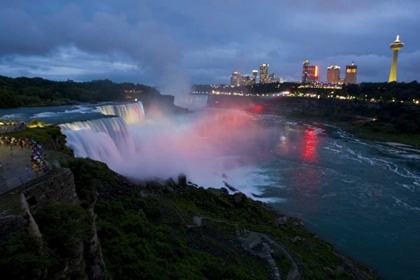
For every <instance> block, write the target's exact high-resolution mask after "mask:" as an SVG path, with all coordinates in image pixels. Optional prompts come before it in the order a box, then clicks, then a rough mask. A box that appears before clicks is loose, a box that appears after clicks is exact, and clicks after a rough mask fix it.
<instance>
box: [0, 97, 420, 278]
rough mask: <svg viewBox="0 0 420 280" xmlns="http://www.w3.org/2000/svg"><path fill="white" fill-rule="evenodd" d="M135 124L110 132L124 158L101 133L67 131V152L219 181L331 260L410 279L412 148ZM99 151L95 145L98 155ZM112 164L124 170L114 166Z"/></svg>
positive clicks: (417, 214) (54, 110)
mask: <svg viewBox="0 0 420 280" xmlns="http://www.w3.org/2000/svg"><path fill="white" fill-rule="evenodd" d="M97 106H98V105H81V106H63V107H47V108H23V109H22V108H21V109H13V110H0V119H1V118H10V119H24V120H26V121H30V120H32V119H38V120H41V121H43V122H46V123H57V124H59V123H68V122H75V121H82V120H92V119H93V120H97V119H100V118H105V117H107V116H105V115H103V114H102V112H101V110H98V108H97ZM127 114H128V115H130V113H129V112H128V113H127ZM146 116H147V112H146ZM128 118H129V119H130V120H131V121H132V120H133V117H132V116H130V117H127V119H128ZM99 121H100V122H104V121H102V120H98V121H97V122H99ZM93 122H95V121H93ZM139 122H140V120H139ZM141 122H142V123H141V125H136V124H131V125H127V126H124V129H125V130H121V127H119V126H118V127H115V130H116V131H119V134H118V135H119V136H118V137H120V140H121V137H122V136H121V131H127V132H124V133H125V134H124V135H125V136H124V137H130V145H128V144H127V145H125V146H130V150H129V151H125V153H124V152H121V151H119V150H116V149H120V150H121V149H124V147H122V148H121V146H120V148H116V147H118V144H119V143H118V141H116V143H115V145H114V144H113V143H112V141H114V140H113V139H114V138H115V137H116V136H113V135H114V134H115V135H117V134H116V133H112V132H109V131H108V132H103V131H102V132H100V133H98V136H97V137H98V138H97V139H99V138H100V139H101V140H95V137H96V135H95V134H94V133H92V132H90V133H86V131H83V130H80V126H77V125H76V127H78V128H77V129H75V130H74V131H66V132H65V133H66V135H68V139H69V140H72V139H73V140H74V143H83V148H84V150H83V156H89V157H92V158H95V159H97V160H102V161H104V162H107V163H108V164H109V165H110V167H111V168H113V169H114V170H116V171H118V172H120V173H123V174H124V175H127V176H128V175H130V168H129V167H128V165H127V164H128V163H129V165H130V166H131V167H132V171H133V172H134V173H133V174H141V173H142V172H146V171H148V172H152V171H153V170H166V171H168V172H169V171H171V172H173V173H174V174H176V172H180V171H186V172H187V173H188V172H190V174H191V175H189V177H190V178H192V180H193V181H194V182H196V183H198V184H200V185H203V186H206V187H210V186H213V187H219V186H223V180H227V181H228V182H229V183H230V184H232V185H234V186H236V187H237V188H239V190H241V191H243V192H245V193H247V194H248V195H249V196H251V193H258V194H259V195H262V196H263V200H264V201H266V202H268V203H270V204H272V205H273V207H275V208H276V209H278V210H279V211H281V212H284V213H286V214H289V215H293V216H296V217H299V218H301V219H302V220H303V221H304V223H305V225H306V226H307V227H308V228H309V229H310V230H312V231H314V232H316V233H317V234H318V235H319V236H321V237H323V238H324V239H326V240H328V241H329V242H331V243H332V244H334V245H335V247H336V248H337V249H338V250H339V251H340V252H342V253H343V254H346V255H349V256H351V257H353V258H355V259H357V260H360V261H362V262H364V263H366V264H368V265H370V266H372V267H373V268H375V269H376V270H377V271H378V272H379V273H380V274H381V275H382V276H384V277H385V278H386V279H420V269H419V267H420V266H419V264H420V151H419V150H418V149H413V148H412V147H409V146H403V145H396V144H393V143H377V142H369V141H362V140H359V139H357V138H354V137H353V136H351V135H349V134H346V133H344V132H342V131H340V130H339V129H337V128H334V127H330V126H325V125H322V124H312V123H311V124H308V123H300V122H296V121H291V120H287V119H283V118H281V117H275V116H250V115H246V114H244V113H238V112H231V111H223V110H201V111H197V112H196V113H194V114H191V115H188V116H182V117H179V118H174V119H172V120H169V121H166V122H154V121H144V120H142V121H141ZM110 123H111V122H110ZM112 123H119V125H120V123H121V121H118V122H115V121H113V122H112ZM110 127H111V126H110ZM104 133H105V134H106V133H108V134H109V135H105V136H106V137H104ZM87 135H89V136H87ZM113 137H114V138H113ZM76 140H77V141H76ZM120 142H121V141H120ZM89 143H94V144H95V146H96V147H92V148H90V147H89ZM99 143H100V144H101V145H105V147H104V149H101V150H100V151H98V149H97V148H98V147H97V146H98V145H99ZM131 143H133V144H131ZM111 144H113V145H111ZM75 145H79V146H81V145H82V144H75ZM73 148H80V147H73ZM94 148H95V149H94ZM75 150H77V149H75ZM107 151H108V152H109V153H107V154H106V155H104V154H105V153H106V152H107ZM81 153H82V152H81ZM130 154H132V155H133V158H130V156H129V155H130ZM122 155H126V156H124V157H125V158H122V159H121V160H122V161H123V162H124V164H125V165H124V164H123V165H122V164H120V163H119V162H118V161H117V158H119V157H121V156H122ZM127 155H128V156H127ZM160 157H161V158H162V159H161V160H160V159H159V158H160ZM144 162H147V163H148V165H149V166H144V164H143V165H142V163H144ZM189 163H193V164H190V165H189ZM113 164H114V165H113ZM119 166H124V169H121V170H119V169H118V168H119ZM148 167H149V169H150V170H148V169H147V168H148ZM207 171H208V172H207ZM124 172H125V173H124ZM209 173H210V174H211V176H209ZM222 173H225V175H226V176H227V179H222V178H221V175H222ZM197 174H198V175H197ZM152 175H161V176H163V177H165V176H168V173H162V174H152Z"/></svg>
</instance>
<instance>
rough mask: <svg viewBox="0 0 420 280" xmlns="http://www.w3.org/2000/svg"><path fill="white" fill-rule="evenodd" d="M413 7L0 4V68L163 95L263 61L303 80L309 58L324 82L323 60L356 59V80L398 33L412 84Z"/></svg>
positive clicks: (376, 67)
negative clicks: (148, 88)
mask: <svg viewBox="0 0 420 280" xmlns="http://www.w3.org/2000/svg"><path fill="white" fill-rule="evenodd" d="M418 9H420V2H418V1H416V0H407V1H404V4H398V3H397V2H396V1H380V0H371V1H364V0H346V1H342V0H320V1H309V0H296V1H288V0H285V1H271V0H265V1H261V3H259V4H258V5H256V4H255V3H252V2H249V1H243V0H230V1H218V0H207V1H200V3H198V2H196V1H192V0H183V1H180V2H177V3H170V2H167V1H151V0H150V1H148V0H143V1H133V0H122V1H119V2H118V3H116V2H115V1H110V0H104V1H101V2H97V3H95V2H94V1H93V2H92V1H88V2H86V1H83V2H82V1H60V2H57V1H52V0H46V1H43V2H42V3H40V4H39V5H37V6H34V5H33V3H32V2H31V1H29V0H22V1H4V3H2V10H1V12H0V13H1V15H2V16H1V17H0V22H1V26H3V28H1V29H0V35H1V36H2V43H1V44H0V75H4V76H9V77H19V76H26V77H42V78H46V79H52V80H66V79H67V78H69V79H72V80H75V81H88V80H94V79H111V80H113V81H116V82H123V81H127V82H135V83H144V84H149V85H153V86H157V87H158V88H159V90H161V91H163V92H164V93H170V91H169V90H170V89H173V88H174V87H176V88H177V89H182V88H189V86H190V85H191V84H200V83H203V84H211V83H215V84H218V83H226V82H227V81H229V79H230V76H231V72H232V71H239V72H241V73H244V74H249V75H250V74H251V71H252V70H255V69H259V68H258V66H259V65H260V64H261V63H268V64H270V69H269V73H268V74H270V73H276V77H278V78H280V79H282V80H287V81H293V80H300V79H301V72H302V69H301V67H302V65H301V63H302V61H305V60H306V59H309V60H310V61H311V64H312V65H318V66H319V70H320V76H321V80H323V81H325V80H326V76H327V67H328V66H331V65H339V66H340V67H341V69H342V75H343V74H344V73H343V72H344V67H345V65H348V64H349V63H350V62H351V61H354V62H355V63H356V64H357V65H358V67H359V68H358V73H357V82H358V83H360V82H383V81H388V76H389V67H390V64H391V61H392V55H393V54H392V52H391V51H390V50H389V43H390V41H392V40H393V39H394V38H395V36H396V34H399V35H400V36H401V38H403V40H404V43H406V46H405V47H404V49H403V50H402V51H401V52H400V53H399V57H398V81H399V82H411V81H412V80H420V76H419V74H418V73H420V69H418V68H419V66H418V65H420V38H418V36H417V34H416V28H415V27H416V26H418V25H419V24H420V19H419V18H418V17H417V15H416V13H415V11H417V10H418ZM203 15H207V16H203ZM331 22H334V24H330V23H331ZM238 23H240V24H238ZM308 26H311V27H314V28H315V27H316V30H317V31H316V32H314V30H313V28H307V27H308Z"/></svg>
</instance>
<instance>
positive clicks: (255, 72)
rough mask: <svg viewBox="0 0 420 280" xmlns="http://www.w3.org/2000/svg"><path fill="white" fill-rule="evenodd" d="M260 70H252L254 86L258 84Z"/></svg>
mask: <svg viewBox="0 0 420 280" xmlns="http://www.w3.org/2000/svg"><path fill="white" fill-rule="evenodd" d="M257 76H258V70H252V82H251V83H252V84H256V83H257Z"/></svg>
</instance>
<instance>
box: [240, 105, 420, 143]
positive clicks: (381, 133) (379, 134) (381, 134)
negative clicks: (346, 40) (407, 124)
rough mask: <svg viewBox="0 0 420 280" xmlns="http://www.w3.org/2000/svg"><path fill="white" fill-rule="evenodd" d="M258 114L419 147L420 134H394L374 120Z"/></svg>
mask: <svg viewBox="0 0 420 280" xmlns="http://www.w3.org/2000/svg"><path fill="white" fill-rule="evenodd" d="M246 111H248V112H250V113H255V111H254V110H246ZM258 114H269V115H277V116H282V117H286V118H288V119H292V120H296V121H303V122H312V123H323V124H327V125H332V126H336V127H338V128H340V129H342V130H344V131H345V132H348V133H350V134H353V135H354V136H356V137H358V138H362V139H365V140H370V141H378V142H394V143H400V144H405V145H410V146H413V147H420V134H407V133H396V132H395V131H394V130H392V129H391V128H390V126H389V124H386V123H383V122H379V121H377V120H376V119H374V118H370V117H364V116H358V115H352V116H350V115H349V116H348V117H347V120H345V121H343V120H341V121H340V120H337V119H334V118H329V117H322V116H317V115H313V114H311V113H308V112H305V113H302V112H301V111H298V112H296V111H281V112H280V111H278V110H269V109H266V108H265V109H263V110H261V111H260V112H258Z"/></svg>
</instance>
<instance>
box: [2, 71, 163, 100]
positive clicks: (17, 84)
mask: <svg viewBox="0 0 420 280" xmlns="http://www.w3.org/2000/svg"><path fill="white" fill-rule="evenodd" d="M125 90H133V91H134V92H137V93H139V92H141V93H142V94H158V91H157V90H156V89H155V88H153V87H149V86H145V85H141V84H133V83H120V84H118V83H113V82H111V81H110V80H95V81H91V82H81V83H80V82H74V81H71V80H69V81H65V82H55V81H50V80H45V79H41V78H25V77H20V78H15V79H14V78H9V77H5V76H0V108H14V107H20V106H24V107H28V106H59V105H67V104H77V103H79V102H92V101H94V102H102V101H121V100H124V98H125Z"/></svg>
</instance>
